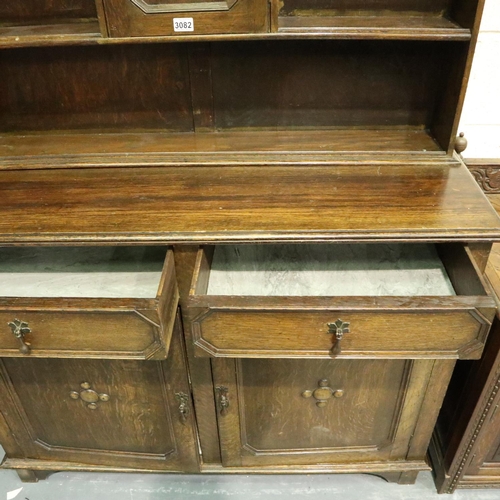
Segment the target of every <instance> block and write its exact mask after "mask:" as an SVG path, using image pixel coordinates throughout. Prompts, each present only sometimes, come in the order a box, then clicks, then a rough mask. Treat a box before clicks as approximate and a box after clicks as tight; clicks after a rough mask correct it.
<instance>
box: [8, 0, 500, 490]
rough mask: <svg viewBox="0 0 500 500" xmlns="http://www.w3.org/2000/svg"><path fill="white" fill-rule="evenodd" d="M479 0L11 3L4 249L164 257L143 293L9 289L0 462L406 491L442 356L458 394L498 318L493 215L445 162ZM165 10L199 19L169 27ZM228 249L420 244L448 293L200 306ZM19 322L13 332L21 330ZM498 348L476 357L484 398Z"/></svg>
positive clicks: (442, 378) (419, 460)
mask: <svg viewBox="0 0 500 500" xmlns="http://www.w3.org/2000/svg"><path fill="white" fill-rule="evenodd" d="M483 5H484V2H483V0H432V1H431V0H377V1H375V0H367V1H361V0H336V1H335V3H333V2H331V1H330V0H322V1H321V2H319V1H318V0H310V1H308V2H307V3H306V2H303V0H283V2H278V1H275V0H273V1H271V2H267V1H266V0H222V1H218V0H197V1H195V2H191V3H189V2H185V1H184V0H96V1H95V2H94V1H91V0H89V1H87V2H84V1H83V0H58V1H49V0H26V1H25V2H14V1H12V0H9V1H7V2H4V3H3V4H2V5H1V6H0V74H1V75H2V78H1V79H0V115H1V117H2V119H1V120H0V122H1V123H0V210H1V213H2V218H1V219H0V244H2V245H9V246H16V245H20V246H34V245H45V246H65V245H67V246H73V245H85V246H95V245H120V246H121V245H124V246H127V245H141V246H142V245H145V246H153V245H155V244H168V243H170V244H173V245H174V249H173V252H172V250H169V251H168V253H167V259H166V263H165V268H164V272H163V276H162V280H161V282H160V284H159V287H158V293H157V296H156V297H154V295H152V298H151V299H138V298H136V297H123V298H120V299H104V298H99V296H97V297H95V298H93V299H76V298H71V297H66V298H62V299H58V298H53V297H52V298H51V297H41V298H33V297H25V298H21V297H5V298H1V299H0V322H3V323H4V326H5V328H7V325H6V324H7V323H14V329H13V331H9V330H8V329H7V330H5V332H4V333H0V356H1V357H0V401H1V404H0V442H1V444H2V446H3V447H4V448H5V450H6V452H7V458H6V459H5V460H4V462H3V464H2V467H3V468H12V469H15V470H17V471H19V475H20V478H21V479H22V480H26V481H35V480H38V479H42V478H43V477H45V476H46V475H47V474H49V473H51V472H54V471H58V470H68V471H69V470H74V471H84V470H86V471H116V472H138V471H142V472H159V471H162V472H166V471H176V472H198V471H202V472H205V473H217V474H220V473H233V474H243V473H244V474H248V473H268V474H275V473H304V472H306V473H340V472H342V473H372V474H378V475H381V476H382V477H384V478H386V479H387V480H390V481H394V482H398V483H401V484H410V483H412V482H414V481H415V479H416V476H417V473H418V471H420V470H428V469H429V466H428V464H427V463H426V460H425V453H426V449H427V446H428V444H429V441H430V437H431V433H432V429H433V427H434V423H435V421H436V418H437V415H438V411H439V408H440V406H441V403H442V401H443V398H444V394H445V391H446V389H447V387H448V384H449V380H450V376H451V374H452V371H453V369H454V366H455V363H456V359H457V358H460V361H459V362H458V363H459V368H458V370H457V371H456V372H455V376H454V377H453V379H452V385H451V386H450V387H451V389H450V391H451V393H459V389H460V388H461V387H467V388H469V387H473V386H474V385H471V383H472V382H467V383H464V382H466V379H467V377H468V374H469V372H468V371H467V370H465V371H464V369H463V368H462V367H463V366H471V364H470V362H469V361H465V362H464V361H463V360H470V359H476V358H478V357H479V355H480V353H481V351H482V349H483V346H484V343H485V341H486V334H487V331H488V329H489V326H490V323H491V322H492V320H493V317H494V315H495V311H494V309H495V298H494V297H492V296H491V295H490V294H489V285H488V283H487V282H486V281H485V280H484V279H483V276H482V275H483V272H484V270H485V266H486V263H487V261H488V257H489V253H490V250H491V244H492V242H493V241H500V219H499V218H498V216H497V215H496V213H495V211H494V209H492V208H491V206H490V205H489V203H488V200H487V199H486V197H485V196H484V194H483V193H482V192H481V190H480V188H479V186H478V185H477V184H476V183H475V181H474V179H473V177H472V176H471V175H470V173H469V171H468V170H467V168H466V167H465V166H464V164H463V162H462V160H461V158H460V157H459V156H458V155H456V154H454V153H453V146H454V142H455V138H456V136H457V126H458V120H459V112H460V108H461V106H462V103H463V98H464V95H465V88H466V81H467V78H468V73H469V70H470V66H471V61H472V54H473V51H474V46H475V43H476V40H477V34H478V30H479V23H480V15H481V11H482V8H483ZM175 17H181V18H183V17H184V18H185V17H189V18H193V20H194V31H192V32H175V31H174V30H173V19H174V18H175ZM187 42H189V43H187ZM231 242H240V243H254V244H255V243H259V244H265V243H275V244H285V243H289V242H291V243H294V244H300V243H306V242H328V243H332V244H333V243H336V244H340V243H343V242H350V243H359V242H369V243H373V244H376V243H385V242H408V243H416V242H434V243H436V244H439V245H440V246H439V255H440V258H441V260H442V261H443V264H444V267H445V269H446V272H447V274H448V276H449V278H450V280H451V283H452V285H453V288H454V289H455V292H456V293H457V295H456V296H446V297H442V296H435V297H404V298H403V297H380V298H376V297H336V298H331V297H300V296H299V297H288V296H283V297H259V296H257V297H245V296H241V297H238V296H229V295H220V296H209V295H207V293H206V292H207V283H208V280H209V278H210V262H211V252H212V250H213V248H214V245H217V244H221V243H231ZM203 245H208V247H207V248H204V249H203V250H202V251H200V246H203ZM494 259H495V257H493V260H492V261H491V262H490V264H489V266H490V267H491V266H492V265H493V264H492V262H494ZM499 268H500V267H499ZM489 274H491V273H489ZM20 279H21V278H20ZM490 281H492V278H491V276H490ZM499 281H500V279H499ZM493 286H494V287H495V284H494V285H493ZM178 305H179V306H180V311H177V307H178ZM12 314H14V318H13V317H12ZM340 314H341V316H342V317H343V318H344V316H346V315H347V316H348V320H349V321H350V322H351V325H352V333H349V335H348V336H346V337H345V339H343V340H342V348H341V350H340V353H339V352H338V349H337V350H333V352H331V351H332V344H333V342H332V334H331V332H330V334H328V335H327V334H326V333H327V331H325V327H327V328H326V330H328V328H329V327H328V323H329V322H331V321H335V319H336V318H337V317H339V316H340ZM332 315H333V318H332ZM14 319H18V320H19V322H21V321H26V322H28V324H29V329H30V330H31V331H30V332H27V331H26V328H27V327H26V326H25V327H24V328H25V331H24V337H22V336H21V337H22V338H21V339H17V338H16V337H14V335H13V333H15V332H16V330H15V327H16V324H15V322H14ZM344 319H345V318H344ZM495 321H496V320H495ZM182 322H183V323H184V326H185V330H184V331H183V330H182ZM9 328H10V327H9ZM18 328H19V329H21V330H22V323H20V324H19V325H18ZM21 330H19V331H21ZM493 330H494V331H493V335H492V336H491V338H490V341H489V342H490V344H489V345H495V342H498V341H497V340H496V337H497V326H496V324H495V325H494V327H493ZM18 333H19V332H18ZM185 339H186V340H187V344H185V342H184V340H185ZM492 343H493V344H492ZM335 345H336V347H337V343H336V344H335ZM20 349H21V351H22V352H21V351H20ZM28 353H29V354H28ZM200 356H201V357H200ZM93 358H94V359H93ZM127 358H129V359H127ZM165 358H166V359H165ZM287 358H297V359H287ZM332 358H339V359H332ZM495 359H496V352H495V349H494V348H491V347H490V348H487V349H486V355H485V357H484V358H483V361H479V362H478V363H479V364H480V366H481V367H482V368H481V369H480V370H479V371H478V373H479V375H477V376H476V378H474V379H473V380H474V384H475V386H474V387H476V389H475V391H476V393H477V390H478V387H480V386H481V384H482V383H484V382H485V381H486V379H488V377H491V375H490V368H491V366H492V365H493V364H494V363H495ZM471 373H472V372H471ZM457 374H458V375H457ZM471 380H472V379H471ZM492 383H493V382H492ZM495 383H496V382H495ZM191 384H192V388H191ZM490 385H491V384H490ZM488 387H489V386H488ZM493 387H495V386H493ZM489 388H490V389H491V387H489ZM495 390H496V389H493V392H495ZM472 393H473V391H471V394H472ZM460 394H462V393H460ZM303 396H304V397H303ZM497 397H498V396H497V395H496V392H495V395H494V396H493V399H491V398H492V396H491V394H490V395H489V396H488V398H487V399H486V400H485V401H486V403H485V404H486V406H487V405H488V404H489V403H490V402H491V403H492V404H493V403H494V404H495V405H496V399H494V398H497ZM462 402H465V403H466V404H465V406H464V408H465V409H466V410H467V411H468V412H469V414H472V413H473V412H474V411H476V410H475V406H474V405H475V402H471V400H468V399H467V398H462V399H460V398H459V400H458V407H462V406H461V403H462ZM490 406H491V405H490ZM488 408H489V407H488ZM477 411H479V415H480V416H479V422H480V423H481V421H480V419H481V418H482V416H483V415H485V413H484V409H481V410H477ZM488 411H489V410H488ZM440 419H441V424H440V426H439V427H438V428H441V429H446V428H447V427H446V423H450V425H449V426H448V428H449V433H448V434H446V432H444V433H443V432H441V434H439V432H437V433H435V439H434V444H433V449H435V448H436V442H437V441H436V439H437V438H440V439H442V442H448V443H451V445H450V450H456V449H458V448H459V445H460V443H461V442H462V441H463V440H466V439H468V437H469V434H468V433H469V431H467V433H465V434H464V432H465V431H466V428H467V426H468V425H469V424H468V421H467V419H466V418H465V417H461V416H459V415H458V414H456V413H453V412H448V413H447V412H446V410H443V413H442V414H441V417H440ZM443 419H444V425H443V423H442V422H443ZM483 423H484V421H483V422H482V423H481V425H483ZM474 425H476V423H474ZM474 429H476V427H474ZM472 432H473V433H474V432H476V431H475V430H473V431H472ZM492 435H493V431H489V434H488V436H490V438H491V436H492ZM464 436H465V437H464ZM493 441H494V440H493ZM463 442H465V441H463ZM481 446H483V445H481ZM478 449H479V445H478ZM481 449H482V448H481ZM498 449H500V442H496V441H495V447H494V448H492V449H491V450H490V451H489V452H488V453H489V455H488V460H489V461H490V462H491V463H495V461H498V460H499V459H500V456H499V455H500V453H499V452H498ZM469 451H470V450H469ZM469 451H466V452H465V453H464V454H463V455H462V456H461V457H460V460H462V459H465V458H464V457H466V456H467V460H468V456H469V455H468V454H469ZM451 454H452V451H450V452H449V454H448V456H447V457H446V460H448V462H449V461H450V460H452V459H451V458H450V457H451ZM479 459H480V458H479V455H478V456H477V457H476V458H475V459H474V460H479ZM446 460H445V461H446ZM460 464H462V462H460ZM460 464H459V465H458V466H457V467H456V470H457V471H459V470H465V469H464V467H465V462H463V464H464V467H462V469H460V467H461V465H460ZM453 467H455V465H453ZM468 467H469V466H468ZM470 467H475V469H467V471H468V475H467V476H466V477H467V478H476V477H480V476H477V475H476V476H474V475H473V473H472V472H474V471H475V472H476V473H477V472H478V471H479V472H480V473H481V474H483V475H485V474H487V472H485V470H484V467H482V466H481V464H479V462H477V463H476V462H474V464H472V465H470ZM450 470H451V469H450ZM453 470H455V469H453ZM492 470H493V469H492V468H491V467H490V469H489V472H490V473H491V474H490V477H489V482H490V483H491V482H493V481H494V473H493V472H492ZM471 471H472V472H471ZM438 474H440V473H439V472H438ZM454 474H455V472H454ZM444 475H445V474H444V472H443V474H442V476H444ZM458 475H459V473H458V472H457V473H456V474H455V476H454V477H458ZM450 477H451V476H450ZM481 477H482V476H481ZM468 481H469V482H468V483H467V484H468V485H473V484H478V483H480V481H479V480H477V479H468ZM464 484H465V483H464Z"/></svg>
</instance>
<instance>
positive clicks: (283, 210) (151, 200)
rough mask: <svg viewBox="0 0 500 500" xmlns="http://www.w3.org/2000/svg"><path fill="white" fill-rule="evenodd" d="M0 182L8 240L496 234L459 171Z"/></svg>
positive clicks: (205, 172)
mask: <svg viewBox="0 0 500 500" xmlns="http://www.w3.org/2000/svg"><path fill="white" fill-rule="evenodd" d="M0 182H1V184H0V189H1V198H0V209H1V210H2V214H3V216H2V219H1V221H0V241H1V242H3V243H14V242H15V243H20V242H24V243H55V242H58V243H68V242H86V243H96V242H101V243H107V242H113V241H115V242H117V241H124V240H126V241H129V242H135V243H139V242H143V243H152V242H169V241H170V242H189V241H195V242H200V243H203V242H210V241H218V242H231V241H307V240H310V241H328V240H332V239H335V240H337V241H367V240H369V241H388V240H392V241H396V240H406V241H418V240H427V241H443V240H459V241H463V240H469V241H491V240H492V239H496V238H499V237H500V222H499V219H498V216H497V215H496V213H495V212H494V210H493V209H492V208H491V207H490V206H489V204H488V202H487V200H486V198H485V197H484V194H483V193H482V192H481V191H480V189H479V187H478V186H477V184H476V183H475V182H474V180H473V179H472V177H471V176H470V174H469V172H468V171H467V169H466V168H465V167H464V166H463V165H462V166H458V167H453V166H451V167H450V166H448V165H447V164H444V165H421V166H418V167H417V166H404V165H400V166H391V165H382V166H356V167H355V168H353V167H348V166H338V167H276V168H273V169H261V168H258V167H248V168H244V167H238V168H236V167H235V168H225V167H220V168H219V169H218V170H217V175H214V171H213V170H212V169H210V168H208V167H207V168H205V167H199V168H188V167H179V168H172V169H163V168H127V169H99V170H92V169H82V170H78V171H75V170H67V171H56V170H52V171H41V170H40V171H33V172H31V173H30V175H29V177H27V176H25V175H24V174H23V173H22V172H8V171H5V172H1V173H0ZM111 187H112V189H111ZM277 187H278V188H277ZM332 193H333V194H332ZM124 206H126V209H124Z"/></svg>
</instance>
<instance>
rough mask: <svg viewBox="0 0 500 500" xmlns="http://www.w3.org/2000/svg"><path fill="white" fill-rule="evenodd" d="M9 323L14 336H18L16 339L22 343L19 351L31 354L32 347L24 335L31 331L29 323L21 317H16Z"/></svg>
mask: <svg viewBox="0 0 500 500" xmlns="http://www.w3.org/2000/svg"><path fill="white" fill-rule="evenodd" d="M8 325H9V326H10V329H11V330H12V335H14V337H16V339H17V340H18V341H19V343H20V344H21V345H20V347H19V351H20V352H21V353H22V354H29V353H30V352H31V347H30V346H29V344H27V343H26V342H25V341H24V336H25V335H26V334H27V333H31V328H30V327H29V326H28V323H26V321H21V320H20V319H17V318H15V319H14V321H10V322H9V323H8Z"/></svg>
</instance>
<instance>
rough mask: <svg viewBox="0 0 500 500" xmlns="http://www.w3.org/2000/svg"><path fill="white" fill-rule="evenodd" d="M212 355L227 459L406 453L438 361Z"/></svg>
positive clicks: (255, 461) (294, 460) (268, 461)
mask: <svg viewBox="0 0 500 500" xmlns="http://www.w3.org/2000/svg"><path fill="white" fill-rule="evenodd" d="M212 361H213V365H214V373H215V385H216V388H215V394H216V399H217V401H218V415H219V429H220V436H221V450H222V455H223V463H224V465H225V466H242V465H243V466H258V465H281V464H314V463H324V462H330V463H346V462H347V461H350V462H368V461H381V460H403V459H404V458H405V457H406V453H407V451H408V448H409V444H410V440H411V436H412V432H413V430H414V428H415V426H416V423H417V420H418V415H419V411H420V407H421V404H422V401H423V397H424V396H423V394H422V393H423V392H424V391H422V390H421V388H422V385H421V384H422V383H425V381H426V380H427V378H428V377H429V374H430V371H431V370H432V366H433V362H432V361H423V360H421V361H412V360H345V359H344V360H288V359H280V360H276V359H273V360H266V359H241V360H222V359H215V360H212ZM221 398H222V399H221ZM422 458H423V457H422Z"/></svg>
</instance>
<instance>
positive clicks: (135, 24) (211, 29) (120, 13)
mask: <svg viewBox="0 0 500 500" xmlns="http://www.w3.org/2000/svg"><path fill="white" fill-rule="evenodd" d="M104 8H105V12H106V19H107V25H108V29H109V34H110V36H112V37H129V36H186V35H187V36H189V35H191V36H193V35H194V36H197V35H216V34H233V33H262V32H267V31H268V16H267V14H268V8H267V2H265V1H263V0H217V1H212V0H202V1H197V2H189V1H184V0H183V1H179V0H105V1H104Z"/></svg>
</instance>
